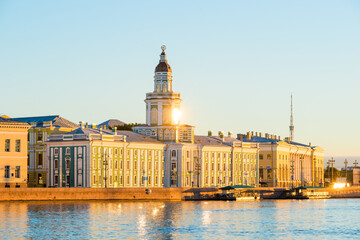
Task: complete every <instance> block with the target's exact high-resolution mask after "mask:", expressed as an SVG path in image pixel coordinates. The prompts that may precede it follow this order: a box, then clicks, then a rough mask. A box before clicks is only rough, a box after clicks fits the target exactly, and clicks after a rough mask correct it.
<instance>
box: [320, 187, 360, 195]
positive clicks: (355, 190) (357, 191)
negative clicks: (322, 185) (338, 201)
mask: <svg viewBox="0 0 360 240" xmlns="http://www.w3.org/2000/svg"><path fill="white" fill-rule="evenodd" d="M327 190H329V194H330V195H331V198H360V187H345V188H340V189H334V188H331V189H330V188H328V189H327Z"/></svg>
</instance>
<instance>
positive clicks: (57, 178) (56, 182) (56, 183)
mask: <svg viewBox="0 0 360 240" xmlns="http://www.w3.org/2000/svg"><path fill="white" fill-rule="evenodd" d="M54 184H55V185H58V184H59V176H57V175H56V176H55V179H54Z"/></svg>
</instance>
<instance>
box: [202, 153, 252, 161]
mask: <svg viewBox="0 0 360 240" xmlns="http://www.w3.org/2000/svg"><path fill="white" fill-rule="evenodd" d="M215 154H216V153H214V152H212V153H208V152H207V153H205V158H209V156H211V158H215ZM216 155H217V158H221V153H217V154H216ZM222 155H223V158H228V157H230V155H231V154H230V153H223V154H222ZM234 156H235V158H239V157H241V153H235V154H234ZM243 156H244V159H256V155H254V154H243Z"/></svg>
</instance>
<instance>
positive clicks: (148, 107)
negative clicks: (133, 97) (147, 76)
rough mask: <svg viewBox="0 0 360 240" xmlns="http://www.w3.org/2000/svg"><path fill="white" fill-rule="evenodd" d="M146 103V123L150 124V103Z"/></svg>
mask: <svg viewBox="0 0 360 240" xmlns="http://www.w3.org/2000/svg"><path fill="white" fill-rule="evenodd" d="M146 105H147V108H146V124H147V125H150V124H151V120H150V117H151V103H150V102H148V103H146Z"/></svg>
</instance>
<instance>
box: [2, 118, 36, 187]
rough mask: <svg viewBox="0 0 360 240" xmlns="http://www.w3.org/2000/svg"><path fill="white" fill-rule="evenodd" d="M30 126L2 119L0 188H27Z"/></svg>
mask: <svg viewBox="0 0 360 240" xmlns="http://www.w3.org/2000/svg"><path fill="white" fill-rule="evenodd" d="M29 128H30V126H29V125H28V124H27V123H22V122H17V121H14V120H11V119H6V118H1V117H0V146H1V147H0V172H1V173H0V187H27V135H28V129H29Z"/></svg>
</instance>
